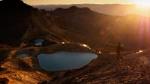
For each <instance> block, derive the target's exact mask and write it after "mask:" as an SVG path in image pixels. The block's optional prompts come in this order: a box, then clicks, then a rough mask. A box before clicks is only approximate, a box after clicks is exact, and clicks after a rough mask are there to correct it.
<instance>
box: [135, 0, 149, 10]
mask: <svg viewBox="0 0 150 84" xmlns="http://www.w3.org/2000/svg"><path fill="white" fill-rule="evenodd" d="M133 3H134V4H135V5H136V6H137V7H139V8H145V9H150V0H133Z"/></svg>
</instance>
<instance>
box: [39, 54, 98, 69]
mask: <svg viewBox="0 0 150 84" xmlns="http://www.w3.org/2000/svg"><path fill="white" fill-rule="evenodd" d="M96 58H97V55H96V54H94V53H81V52H56V53H53V54H39V55H38V60H39V64H40V67H41V68H42V69H44V70H46V71H63V70H72V69H79V68H81V67H83V66H85V65H87V64H89V63H90V62H91V61H92V60H93V59H96Z"/></svg>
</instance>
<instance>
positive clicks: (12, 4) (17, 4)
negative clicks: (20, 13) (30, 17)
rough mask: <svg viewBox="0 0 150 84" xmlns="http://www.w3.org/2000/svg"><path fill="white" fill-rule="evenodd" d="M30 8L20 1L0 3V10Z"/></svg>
mask: <svg viewBox="0 0 150 84" xmlns="http://www.w3.org/2000/svg"><path fill="white" fill-rule="evenodd" d="M29 8H31V7H30V6H28V5H27V4H25V3H24V2H23V1H22V0H2V1H0V9H3V10H7V9H22V10H23V9H29Z"/></svg>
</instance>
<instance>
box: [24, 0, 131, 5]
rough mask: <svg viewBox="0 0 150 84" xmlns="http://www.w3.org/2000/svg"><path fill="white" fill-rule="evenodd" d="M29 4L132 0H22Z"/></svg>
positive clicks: (118, 2)
mask: <svg viewBox="0 0 150 84" xmlns="http://www.w3.org/2000/svg"><path fill="white" fill-rule="evenodd" d="M23 1H25V2H26V3H28V4H31V5H37V4H38V5H39V4H82V3H89V4H126V3H132V0H23Z"/></svg>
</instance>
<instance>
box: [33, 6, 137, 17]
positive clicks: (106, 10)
mask: <svg viewBox="0 0 150 84" xmlns="http://www.w3.org/2000/svg"><path fill="white" fill-rule="evenodd" d="M71 6H77V7H79V8H82V7H87V8H89V9H91V10H93V11H95V12H98V13H102V14H107V15H118V16H123V15H128V14H133V13H134V11H133V10H132V9H134V8H135V5H121V4H73V5H37V6H34V7H36V8H39V9H45V10H55V9H57V8H69V7H71Z"/></svg>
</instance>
